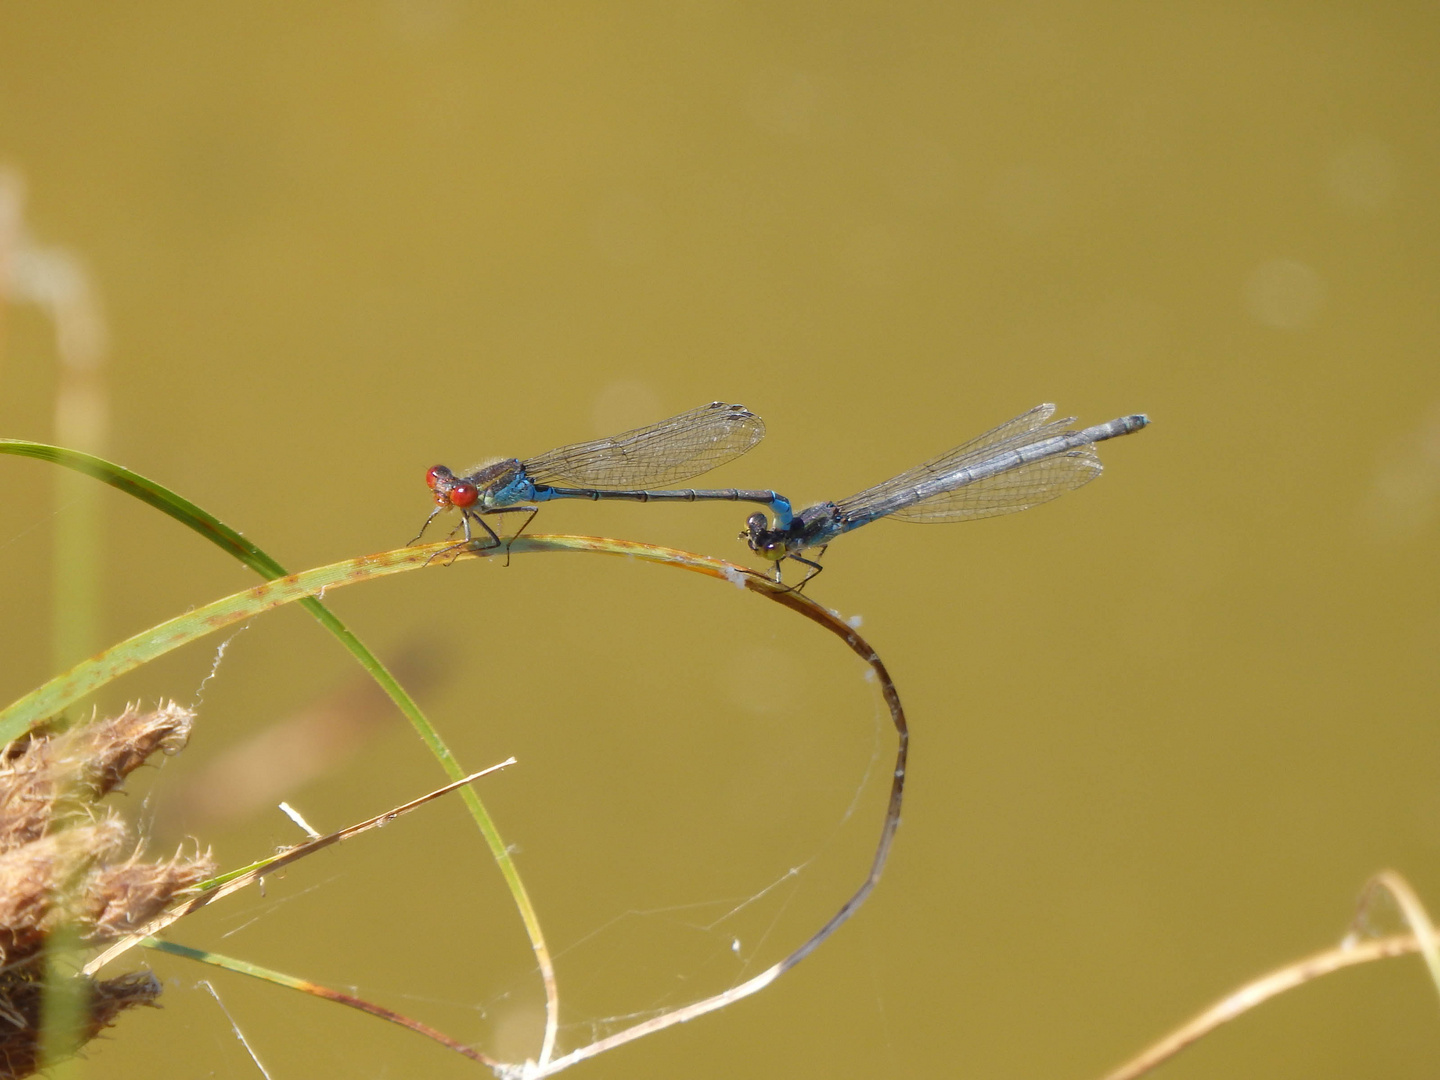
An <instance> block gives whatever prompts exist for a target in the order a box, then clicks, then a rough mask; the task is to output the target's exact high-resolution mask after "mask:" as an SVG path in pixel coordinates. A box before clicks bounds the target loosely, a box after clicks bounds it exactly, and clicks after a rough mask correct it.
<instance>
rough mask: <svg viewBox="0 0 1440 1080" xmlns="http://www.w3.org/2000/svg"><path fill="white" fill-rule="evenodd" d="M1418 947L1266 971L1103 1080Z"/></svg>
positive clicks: (1368, 944) (1350, 947) (1331, 953)
mask: <svg viewBox="0 0 1440 1080" xmlns="http://www.w3.org/2000/svg"><path fill="white" fill-rule="evenodd" d="M1419 951H1420V944H1419V942H1417V941H1416V940H1415V938H1414V937H1413V936H1412V935H1410V934H1397V935H1395V936H1393V937H1384V938H1376V939H1374V940H1371V941H1361V942H1355V943H1347V944H1343V945H1341V946H1340V947H1339V948H1335V949H1326V950H1325V951H1324V952H1318V953H1315V954H1313V955H1311V956H1307V957H1305V958H1304V959H1303V960H1297V961H1296V962H1295V963H1293V964H1287V965H1286V966H1285V967H1282V968H1279V969H1278V970H1276V971H1272V972H1271V973H1270V974H1268V975H1264V976H1261V977H1260V978H1258V979H1256V980H1255V981H1254V982H1250V983H1246V984H1245V985H1244V986H1242V987H1240V989H1238V990H1236V991H1234V992H1233V993H1231V994H1228V995H1227V996H1225V997H1224V998H1222V999H1221V1000H1220V1001H1217V1002H1216V1003H1215V1004H1214V1005H1212V1006H1210V1008H1208V1009H1206V1010H1205V1011H1204V1012H1202V1013H1201V1014H1200V1015H1199V1016H1197V1017H1195V1018H1194V1019H1193V1020H1191V1021H1190V1022H1189V1023H1187V1024H1184V1025H1182V1026H1181V1027H1179V1028H1177V1029H1176V1030H1175V1031H1173V1032H1172V1033H1170V1034H1169V1035H1167V1036H1165V1038H1163V1039H1161V1040H1160V1041H1159V1042H1157V1043H1155V1044H1154V1045H1153V1046H1151V1047H1150V1048H1149V1049H1147V1050H1145V1051H1144V1052H1143V1053H1141V1054H1140V1055H1138V1056H1137V1057H1135V1058H1133V1059H1131V1060H1130V1061H1128V1062H1126V1063H1125V1064H1124V1065H1122V1066H1120V1068H1118V1069H1116V1070H1115V1071H1114V1072H1111V1073H1107V1074H1106V1075H1105V1078H1104V1080H1135V1078H1136V1077H1138V1076H1144V1075H1145V1074H1146V1073H1147V1072H1149V1071H1150V1070H1151V1069H1153V1068H1155V1067H1156V1066H1157V1065H1159V1064H1161V1063H1162V1062H1164V1061H1167V1060H1169V1059H1170V1058H1172V1057H1174V1056H1175V1055H1176V1054H1178V1053H1179V1052H1180V1051H1181V1050H1183V1049H1185V1047H1187V1046H1189V1045H1190V1044H1191V1043H1193V1042H1195V1041H1197V1040H1198V1039H1201V1038H1203V1037H1204V1036H1206V1035H1208V1034H1210V1032H1212V1031H1214V1030H1215V1029H1216V1028H1217V1027H1219V1026H1220V1025H1221V1024H1224V1023H1228V1022H1229V1021H1231V1020H1234V1019H1235V1018H1236V1017H1237V1016H1240V1015H1241V1014H1242V1013H1246V1012H1248V1011H1250V1010H1251V1009H1253V1008H1254V1007H1255V1006H1256V1005H1259V1004H1261V1003H1262V1002H1265V1001H1269V1000H1270V999H1271V998H1273V997H1275V996H1277V995H1278V994H1283V993H1284V992H1285V991H1286V990H1293V989H1295V988H1296V987H1297V986H1301V985H1303V984H1304V983H1307V982H1309V981H1310V980H1312V979H1318V978H1319V977H1320V976H1322V975H1329V974H1330V973H1331V972H1332V971H1339V970H1340V969H1341V968H1347V967H1351V966H1353V965H1355V964H1366V963H1369V962H1370V961H1372V960H1384V959H1386V958H1388V957H1392V956H1405V955H1407V954H1409V953H1413V952H1419Z"/></svg>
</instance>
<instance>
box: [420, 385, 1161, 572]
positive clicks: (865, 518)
mask: <svg viewBox="0 0 1440 1080" xmlns="http://www.w3.org/2000/svg"><path fill="white" fill-rule="evenodd" d="M1054 414H1055V406H1054V405H1037V406H1036V407H1035V408H1033V409H1031V410H1029V411H1028V412H1023V413H1021V414H1020V415H1019V416H1017V417H1015V419H1013V420H1010V421H1008V422H1006V423H1004V424H1001V425H1000V426H999V427H997V428H995V429H994V430H993V431H987V432H986V433H985V434H984V435H981V436H979V437H978V438H975V439H971V440H970V441H969V442H967V443H962V444H961V445H960V446H957V447H955V448H954V449H953V450H949V451H947V452H946V453H944V454H941V455H940V456H939V457H935V458H932V459H931V460H929V461H927V462H924V463H923V464H921V465H917V466H915V468H913V469H908V470H906V471H905V472H903V473H901V474H900V475H899V476H895V477H892V478H891V479H889V480H886V481H885V482H884V483H883V484H876V485H875V486H874V487H872V488H867V489H866V490H864V491H862V492H860V493H859V494H858V495H852V496H850V497H849V498H848V499H840V500H837V501H835V502H823V503H818V504H816V505H815V506H811V507H809V508H807V509H805V510H802V511H800V513H798V514H796V513H795V512H794V510H793V508H792V507H791V505H790V500H789V499H787V498H786V497H785V496H783V495H781V494H780V493H779V492H776V491H768V490H758V489H742V488H716V489H694V488H671V487H667V486H666V485H670V484H677V483H679V482H680V481H682V480H688V479H689V478H691V477H693V476H699V475H700V474H701V473H705V472H709V471H710V470H711V469H714V468H717V467H719V466H720V465H723V464H725V463H726V462H727V461H732V460H734V459H735V458H737V457H739V456H740V455H741V454H743V453H745V452H746V451H747V450H749V449H751V448H752V447H753V446H754V445H755V444H756V443H758V442H759V441H760V440H761V439H762V438H763V437H764V435H765V424H764V422H763V421H762V420H761V419H760V417H758V416H756V415H755V414H754V413H752V412H750V411H749V410H748V409H746V408H745V407H744V406H741V405H727V404H726V403H725V402H723V401H716V402H712V403H711V404H709V405H705V406H702V407H701V408H698V409H692V410H690V411H689V412H685V413H681V414H680V415H679V416H672V417H670V418H669V419H668V420H661V421H659V422H658V423H655V424H650V425H649V426H647V427H642V428H636V429H635V430H634V431H627V432H625V433H624V434H621V435H615V436H612V437H611V438H608V439H596V440H594V441H592V442H583V443H575V444H574V445H572V446H562V447H560V448H559V449H558V450H551V451H550V452H549V453H545V454H541V455H540V456H538V457H533V458H527V459H525V460H524V461H520V460H518V459H516V458H506V459H503V460H501V461H496V462H492V463H491V464H488V465H483V466H477V467H475V468H474V469H471V470H470V471H469V472H467V473H466V474H464V475H463V476H457V475H455V473H453V472H451V471H450V470H449V469H447V468H446V467H445V466H444V465H436V466H434V467H433V468H432V469H430V471H429V472H428V473H426V476H425V480H426V483H427V484H428V485H429V486H430V489H431V491H432V492H433V493H434V498H435V509H434V510H432V511H431V512H430V516H429V517H427V518H426V519H425V525H424V526H421V529H420V534H421V535H423V534H424V532H425V528H426V527H428V526H429V524H430V522H431V521H433V520H434V518H435V515H437V514H439V513H440V512H441V511H444V510H451V509H454V510H459V511H460V523H459V525H457V526H456V528H463V530H464V533H465V541H466V543H470V544H475V545H478V546H481V547H498V546H500V545H501V544H502V543H503V541H502V540H501V539H500V536H499V534H498V533H496V531H495V530H494V529H493V528H491V526H490V523H489V522H487V521H486V520H485V515H489V514H511V513H526V514H528V515H529V517H527V518H526V519H525V520H524V522H523V523H522V524H521V526H520V528H519V529H518V530H516V533H515V535H516V536H518V535H519V534H520V533H521V532H524V531H525V526H527V525H529V524H530V521H531V519H532V518H533V517H534V516H535V514H536V513H537V512H538V511H539V504H540V503H542V502H548V501H549V500H551V499H594V500H599V499H628V500H631V501H635V502H700V501H713V500H723V501H727V502H752V503H759V504H760V505H762V506H765V507H767V508H768V509H769V510H770V513H771V514H772V515H773V520H772V518H767V517H766V515H765V514H764V513H763V512H756V513H754V514H751V515H750V517H749V518H748V519H747V521H746V523H745V531H744V532H742V533H741V534H740V539H742V540H745V541H747V542H748V543H749V545H750V550H751V551H754V552H756V553H757V554H758V555H760V556H761V557H762V558H765V559H768V560H770V561H771V562H773V563H774V575H775V580H776V581H777V582H778V581H780V580H781V565H782V563H784V562H785V560H787V559H788V560H792V561H794V562H797V563H800V564H801V565H803V566H805V567H806V568H807V573H806V575H805V577H804V579H803V580H801V581H800V582H798V583H797V584H796V585H795V586H794V588H796V589H800V588H803V587H804V586H805V583H806V582H808V581H809V580H810V579H811V578H813V577H814V576H815V575H816V574H818V573H819V572H820V570H821V569H822V568H821V565H820V563H819V562H818V561H817V560H818V559H819V558H820V557H821V556H823V555H824V553H825V549H826V547H828V546H829V544H830V542H831V541H832V540H834V539H835V538H836V537H837V536H842V535H844V534H845V533H847V532H850V531H851V530H852V529H858V528H859V527H860V526H862V525H868V524H869V523H870V522H872V521H876V520H878V519H880V518H883V517H892V518H895V519H896V520H898V521H967V520H970V519H972V518H984V517H995V516H996V515H998V514H1011V513H1014V512H1015V511H1017V510H1027V509H1029V508H1030V507H1032V506H1038V505H1039V504H1041V503H1044V502H1049V501H1050V500H1051V499H1054V498H1058V497H1059V496H1061V495H1063V494H1065V492H1067V491H1073V490H1074V489H1075V488H1078V487H1080V486H1082V485H1084V484H1087V483H1089V482H1090V481H1091V480H1093V479H1095V477H1097V476H1099V475H1100V472H1101V470H1102V468H1103V466H1102V465H1101V464H1100V459H1099V457H1098V456H1097V455H1096V453H1095V444H1096V443H1099V442H1104V441H1105V440H1106V439H1113V438H1116V437H1117V436H1120V435H1129V434H1131V433H1132V432H1135V431H1139V430H1140V429H1141V428H1143V427H1145V426H1146V425H1147V424H1148V423H1149V422H1150V421H1149V418H1148V417H1146V416H1145V415H1144V414H1135V415H1133V416H1122V417H1119V418H1118V419H1115V420H1111V421H1109V422H1107V423H1104V424H1096V425H1095V426H1094V427H1087V428H1082V429H1080V430H1078V431H1077V430H1071V429H1070V427H1069V425H1070V424H1072V423H1073V422H1074V417H1066V418H1065V419H1062V420H1052V419H1051V417H1052V416H1054ZM472 523H473V524H474V525H478V526H479V527H480V528H481V529H483V530H484V532H485V536H484V537H481V538H479V539H478V540H477V539H476V537H475V536H474V534H473V532H472V530H471V525H472ZM452 532H453V530H452ZM419 539H420V536H418V535H417V536H416V537H415V540H412V541H411V543H415V542H416V541H418V540H419ZM812 549H814V555H815V557H814V558H807V557H806V556H805V555H804V554H803V553H804V552H806V551H810V550H812Z"/></svg>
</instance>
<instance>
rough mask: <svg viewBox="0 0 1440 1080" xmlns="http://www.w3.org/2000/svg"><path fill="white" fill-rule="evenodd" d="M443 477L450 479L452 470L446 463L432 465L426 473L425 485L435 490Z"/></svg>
mask: <svg viewBox="0 0 1440 1080" xmlns="http://www.w3.org/2000/svg"><path fill="white" fill-rule="evenodd" d="M442 479H445V480H448V479H450V470H449V469H447V468H446V467H445V466H444V465H431V466H430V468H429V469H428V470H427V471H426V473H425V486H426V487H428V488H429V489H430V490H431V491H434V490H435V485H436V484H438V483H439V482H440V481H441V480H442Z"/></svg>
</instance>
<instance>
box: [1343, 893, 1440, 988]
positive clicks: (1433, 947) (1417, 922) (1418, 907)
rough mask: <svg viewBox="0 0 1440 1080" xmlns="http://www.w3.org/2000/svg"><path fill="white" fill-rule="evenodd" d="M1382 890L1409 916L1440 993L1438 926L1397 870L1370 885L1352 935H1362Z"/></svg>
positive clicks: (1361, 902)
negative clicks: (1374, 899)
mask: <svg viewBox="0 0 1440 1080" xmlns="http://www.w3.org/2000/svg"><path fill="white" fill-rule="evenodd" d="M1380 889H1384V890H1385V891H1386V892H1388V893H1389V894H1390V895H1391V896H1393V897H1394V898H1395V903H1396V904H1397V905H1399V908H1400V914H1402V915H1403V916H1404V917H1405V922H1406V923H1407V924H1409V926H1410V932H1411V933H1412V934H1414V935H1415V940H1416V942H1417V943H1418V944H1419V946H1420V955H1421V956H1423V957H1425V966H1426V967H1428V968H1429V969H1430V981H1431V982H1433V983H1434V984H1435V988H1436V990H1440V945H1437V944H1436V941H1435V925H1434V924H1433V923H1432V922H1431V921H1430V914H1429V912H1427V911H1426V910H1425V905H1424V904H1422V903H1420V897H1418V896H1417V895H1415V890H1414V889H1412V888H1411V887H1410V883H1409V882H1408V881H1406V880H1405V878H1404V877H1402V876H1401V875H1400V874H1398V873H1396V872H1395V871H1394V870H1382V871H1381V872H1380V873H1378V874H1376V875H1375V876H1374V877H1373V878H1371V879H1370V881H1369V882H1367V883H1366V885H1365V889H1364V891H1363V892H1362V893H1361V894H1360V904H1359V907H1358V908H1357V910H1356V912H1355V921H1354V922H1353V923H1351V932H1352V933H1353V934H1356V935H1358V934H1360V933H1361V923H1362V922H1363V921H1364V919H1365V916H1366V914H1367V913H1368V909H1369V907H1370V903H1371V901H1372V900H1373V898H1374V896H1375V893H1376V892H1377V891H1379V890H1380Z"/></svg>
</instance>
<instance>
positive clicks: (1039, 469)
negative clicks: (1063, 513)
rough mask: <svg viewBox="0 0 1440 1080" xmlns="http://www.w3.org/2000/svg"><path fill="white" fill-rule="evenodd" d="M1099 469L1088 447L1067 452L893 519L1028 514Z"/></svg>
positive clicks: (956, 490) (895, 512) (943, 496)
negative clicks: (1025, 511) (1026, 512)
mask: <svg viewBox="0 0 1440 1080" xmlns="http://www.w3.org/2000/svg"><path fill="white" fill-rule="evenodd" d="M1103 468H1104V466H1103V465H1101V464H1100V459H1099V458H1098V457H1096V456H1095V451H1094V450H1093V449H1092V448H1091V447H1088V446H1086V447H1083V448H1080V449H1076V450H1067V451H1065V452H1064V453H1063V454H1058V455H1056V456H1055V457H1048V458H1041V459H1040V460H1039V461H1031V462H1028V463H1026V464H1024V465H1019V466H1017V467H1016V468H1013V469H1010V470H1009V471H1008V472H1002V473H997V474H996V475H995V476H987V477H986V478H985V479H983V480H976V481H974V482H973V483H969V484H966V485H964V486H963V487H958V488H954V489H953V490H950V491H943V492H941V493H940V494H938V495H932V496H931V497H930V498H928V499H924V500H922V501H920V502H917V503H915V504H914V505H912V506H907V507H904V508H902V509H899V510H893V511H891V513H890V516H891V517H893V518H894V519H895V520H896V521H967V520H971V519H974V518H986V517H995V516H997V515H999V514H1013V513H1015V512H1016V511H1018V510H1028V509H1030V507H1032V506H1039V505H1040V504H1041V503H1046V502H1049V501H1050V500H1051V499H1058V498H1059V497H1060V496H1061V495H1064V494H1065V493H1066V492H1067V491H1074V490H1075V489H1076V488H1078V487H1081V486H1083V485H1085V484H1088V483H1089V482H1090V481H1091V480H1094V479H1095V478H1096V477H1097V476H1099V475H1100V472H1101V470H1102V469H1103Z"/></svg>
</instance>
